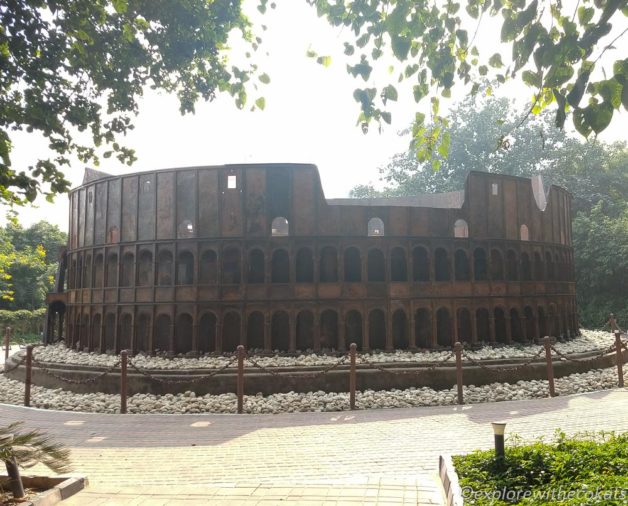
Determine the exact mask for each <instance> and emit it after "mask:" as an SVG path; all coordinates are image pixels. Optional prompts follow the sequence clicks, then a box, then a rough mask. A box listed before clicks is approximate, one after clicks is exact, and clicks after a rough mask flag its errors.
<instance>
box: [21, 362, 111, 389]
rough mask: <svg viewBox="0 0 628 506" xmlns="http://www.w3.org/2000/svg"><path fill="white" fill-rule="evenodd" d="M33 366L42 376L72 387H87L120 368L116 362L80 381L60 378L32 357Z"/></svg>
mask: <svg viewBox="0 0 628 506" xmlns="http://www.w3.org/2000/svg"><path fill="white" fill-rule="evenodd" d="M33 365H36V366H37V368H38V370H39V371H41V372H43V373H44V374H47V375H48V376H52V377H53V378H55V379H58V380H59V381H63V382H64V383H71V384H72V385H88V384H90V383H95V382H96V381H98V380H99V379H100V378H104V377H105V376H107V374H110V373H112V372H113V371H114V370H115V369H117V368H118V367H119V366H120V361H119V360H118V361H117V362H116V363H115V364H113V365H112V366H111V367H109V368H108V369H107V370H106V371H103V372H101V373H100V374H97V375H96V376H90V377H89V378H85V379H82V380H79V379H74V378H67V377H65V376H61V375H60V374H57V373H55V372H53V371H51V370H50V369H48V368H47V367H46V366H45V365H44V362H40V361H39V360H36V359H35V357H33Z"/></svg>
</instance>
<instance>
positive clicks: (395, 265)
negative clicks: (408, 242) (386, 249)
mask: <svg viewBox="0 0 628 506" xmlns="http://www.w3.org/2000/svg"><path fill="white" fill-rule="evenodd" d="M390 279H391V281H396V282H404V281H408V263H407V262H406V250H405V249H403V248H400V247H396V248H393V250H392V252H391V253H390Z"/></svg>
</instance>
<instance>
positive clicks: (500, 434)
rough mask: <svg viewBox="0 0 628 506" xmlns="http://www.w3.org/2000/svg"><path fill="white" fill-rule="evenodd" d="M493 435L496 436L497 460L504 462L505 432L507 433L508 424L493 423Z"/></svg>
mask: <svg viewBox="0 0 628 506" xmlns="http://www.w3.org/2000/svg"><path fill="white" fill-rule="evenodd" d="M492 425H493V434H494V436H495V458H496V459H499V460H502V461H503V460H504V456H505V451H504V432H506V422H492Z"/></svg>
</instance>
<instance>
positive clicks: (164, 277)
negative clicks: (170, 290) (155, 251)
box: [157, 250, 172, 286]
mask: <svg viewBox="0 0 628 506" xmlns="http://www.w3.org/2000/svg"><path fill="white" fill-rule="evenodd" d="M157 284H158V285H159V286H169V285H171V284H172V253H170V251H168V250H161V251H160V252H159V256H158V260H157Z"/></svg>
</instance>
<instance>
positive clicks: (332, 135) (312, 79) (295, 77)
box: [11, 0, 628, 230]
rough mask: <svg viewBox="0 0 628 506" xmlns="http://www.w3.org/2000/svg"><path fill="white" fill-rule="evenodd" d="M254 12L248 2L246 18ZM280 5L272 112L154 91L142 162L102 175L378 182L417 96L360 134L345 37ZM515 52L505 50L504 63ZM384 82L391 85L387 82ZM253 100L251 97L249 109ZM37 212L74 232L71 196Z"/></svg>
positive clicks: (28, 158) (140, 122)
mask: <svg viewBox="0 0 628 506" xmlns="http://www.w3.org/2000/svg"><path fill="white" fill-rule="evenodd" d="M569 1H571V0H568V2H565V3H569ZM256 4H257V2H255V1H249V2H248V8H247V9H246V10H247V12H250V11H251V9H250V7H251V5H256ZM278 4H279V5H278V7H277V9H276V10H275V11H272V10H269V13H268V14H267V15H266V16H263V17H262V18H261V19H259V18H258V17H257V16H254V15H252V17H253V18H254V21H255V22H257V21H258V20H259V21H260V22H263V23H265V24H266V25H267V26H268V27H269V28H268V31H266V32H263V33H262V37H263V40H264V43H263V50H264V51H268V52H269V53H270V56H269V57H268V58H260V57H262V56H263V52H262V53H260V54H259V55H257V57H256V61H258V62H259V65H260V67H261V68H262V69H263V70H264V71H265V72H266V73H268V74H269V75H270V77H271V83H270V85H267V86H262V88H261V94H263V95H264V96H265V98H266V109H265V110H264V111H256V112H249V111H248V107H247V108H246V109H247V110H245V111H239V110H238V109H237V108H236V107H235V105H234V104H233V101H232V99H231V98H230V97H227V96H224V97H219V98H218V99H217V100H215V101H214V102H212V103H209V104H206V103H202V104H198V105H197V110H196V114H195V115H186V116H181V115H180V113H179V110H178V102H177V99H176V97H174V96H168V95H165V94H156V93H154V92H148V93H146V95H145V97H144V99H143V100H142V101H141V103H140V114H139V116H138V117H137V118H136V121H135V130H134V131H133V132H132V133H131V134H130V135H129V136H128V138H127V139H126V142H125V144H126V145H127V146H130V147H133V148H135V150H136V154H137V156H138V161H137V162H136V163H135V164H134V165H133V166H132V167H126V166H123V165H121V164H119V163H118V162H117V161H113V159H110V160H102V162H101V166H100V167H98V169H99V170H103V171H105V172H109V173H112V174H122V173H126V172H138V171H144V170H154V169H161V168H168V167H184V166H190V165H218V164H223V163H253V162H294V163H314V164H316V165H317V166H318V168H319V171H320V174H321V180H322V183H323V188H324V191H325V195H326V197H328V198H331V197H343V196H347V194H348V192H349V190H350V189H351V188H352V187H354V186H355V185H356V184H361V183H369V182H373V183H377V181H378V179H379V174H378V168H379V167H381V166H383V165H384V164H385V163H386V162H387V161H388V160H389V159H390V158H391V157H392V156H393V155H394V154H395V153H397V152H400V151H404V150H405V149H406V148H407V146H408V138H402V137H399V136H398V132H399V131H400V130H402V129H404V128H406V127H407V126H408V125H409V124H410V122H411V120H412V118H413V117H414V113H415V112H416V110H417V107H416V104H415V103H414V100H413V99H412V94H411V93H403V92H401V91H400V102H398V103H396V104H394V107H393V108H392V109H391V110H392V113H393V123H392V125H390V126H388V125H386V126H385V129H384V131H383V132H382V133H381V134H380V133H378V132H377V129H376V128H375V126H374V127H373V128H372V129H371V132H369V133H368V134H367V135H364V134H362V132H361V130H360V128H359V127H357V126H356V119H357V115H358V113H359V106H358V104H357V103H356V102H355V101H354V99H353V97H352V93H353V90H354V89H355V88H356V87H364V83H363V81H361V80H359V81H358V80H355V79H354V78H352V77H351V76H349V75H348V74H347V72H346V70H345V63H344V61H343V58H342V40H344V39H343V35H344V34H343V33H342V32H341V31H340V30H339V29H334V28H331V27H330V26H329V25H328V24H327V23H326V22H325V21H324V20H320V19H319V18H317V17H316V14H315V11H314V10H313V9H312V8H311V7H308V6H307V5H306V4H305V2H304V1H294V0H290V1H280V2H278ZM253 10H254V9H253ZM483 23H484V24H483V25H482V27H481V29H480V31H479V34H478V39H480V40H479V41H478V42H479V45H480V51H481V52H482V45H484V46H485V47H488V49H487V50H486V53H487V57H488V55H490V54H491V53H492V52H493V51H491V49H493V48H494V46H495V42H494V40H495V39H494V38H493V37H498V36H499V35H498V33H499V32H498V31H497V35H496V31H495V30H494V29H493V27H491V26H490V25H487V24H486V23H485V22H483ZM624 44H625V42H624ZM491 46H492V47H491ZM310 47H311V48H312V49H315V50H316V51H318V53H319V54H331V55H332V57H333V63H332V65H331V66H330V67H329V68H323V67H322V66H320V65H318V64H316V63H315V61H314V60H312V59H309V58H306V57H305V53H306V51H307V49H308V48H310ZM619 47H622V46H621V44H620V46H619ZM623 47H625V46H623ZM488 51H491V52H488ZM612 53H614V52H613V51H608V52H607V54H608V55H609V58H613V57H617V54H616V52H615V54H612ZM508 54H509V52H508V51H502V55H503V56H504V61H506V56H507V55H508ZM395 75H396V74H395ZM378 84H379V85H382V84H387V83H386V82H384V80H382V81H381V82H379V83H378ZM513 86H515V87H513ZM516 86H517V85H516V83H513V85H512V86H511V87H510V88H506V89H505V90H502V91H503V92H504V93H506V94H508V95H510V96H514V95H518V96H521V95H522V94H523V96H527V95H529V94H530V91H529V90H528V89H527V88H523V87H516ZM254 99H255V97H251V96H249V100H250V102H251V103H252V102H253V101H254ZM404 99H405V101H404ZM626 131H628V114H626V112H624V111H623V112H622V113H621V114H618V113H617V111H615V116H614V117H613V123H612V124H611V127H609V128H608V129H607V131H605V132H603V134H602V135H601V136H600V138H601V139H603V140H607V141H611V140H616V139H626V134H625V132H626ZM13 140H14V149H13V152H12V155H11V158H12V162H13V164H14V167H15V168H16V169H18V170H23V169H24V168H25V167H27V166H28V165H30V164H33V163H35V161H36V160H37V158H38V157H39V156H45V152H46V149H45V148H46V143H45V142H43V141H42V140H41V139H38V138H36V137H34V136H33V135H28V134H26V133H22V134H20V135H16V136H14V138H13ZM83 171H84V166H83V165H82V164H79V163H78V162H77V163H76V164H75V165H74V166H73V167H72V169H71V171H67V172H66V177H67V178H68V179H69V180H70V181H71V182H72V185H73V186H77V185H79V184H80V182H81V180H82V177H83ZM37 204H38V207H36V208H31V207H29V208H23V209H20V210H18V217H19V220H20V221H21V222H22V223H23V224H24V225H25V226H28V225H30V224H32V223H34V222H36V221H39V220H42V219H45V220H47V221H49V222H51V223H54V224H57V225H59V227H61V228H62V229H63V230H67V221H68V204H67V197H66V196H65V195H62V196H59V197H57V199H56V202H55V204H48V203H47V202H45V200H44V199H43V198H41V199H38V202H37Z"/></svg>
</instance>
